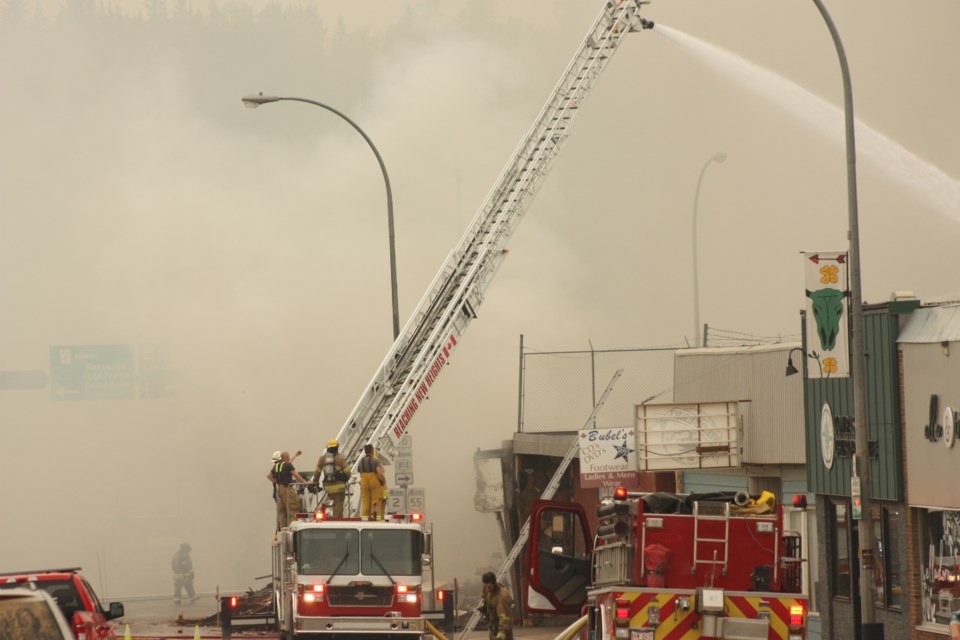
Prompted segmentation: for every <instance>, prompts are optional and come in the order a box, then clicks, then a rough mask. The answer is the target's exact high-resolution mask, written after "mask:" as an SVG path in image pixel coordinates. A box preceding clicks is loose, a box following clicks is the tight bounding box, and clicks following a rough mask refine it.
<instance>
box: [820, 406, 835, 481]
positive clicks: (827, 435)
mask: <svg viewBox="0 0 960 640" xmlns="http://www.w3.org/2000/svg"><path fill="white" fill-rule="evenodd" d="M836 440H837V438H836V435H835V434H834V432H833V412H832V411H830V403H828V402H824V403H823V409H822V410H821V411H820V455H821V456H822V457H823V466H825V467H826V468H827V469H832V468H833V457H834V453H835V452H836Z"/></svg>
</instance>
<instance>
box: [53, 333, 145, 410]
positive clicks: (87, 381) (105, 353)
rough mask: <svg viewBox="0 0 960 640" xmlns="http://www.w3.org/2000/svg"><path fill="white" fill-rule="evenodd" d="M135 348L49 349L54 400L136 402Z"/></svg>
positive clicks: (84, 346)
mask: <svg viewBox="0 0 960 640" xmlns="http://www.w3.org/2000/svg"><path fill="white" fill-rule="evenodd" d="M134 356H135V351H134V347H133V345H129V344H94V345H55V346H52V347H50V397H51V398H52V399H53V400H133V399H134V398H136V395H137V394H136V391H137V388H136V387H137V385H136V360H135V357H134Z"/></svg>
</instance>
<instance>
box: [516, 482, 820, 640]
mask: <svg viewBox="0 0 960 640" xmlns="http://www.w3.org/2000/svg"><path fill="white" fill-rule="evenodd" d="M597 515H598V518H599V524H598V525H597V531H596V537H594V536H593V535H591V533H590V531H589V525H588V520H587V514H586V513H585V511H584V509H583V507H582V506H581V505H578V504H572V503H567V502H556V501H538V502H535V503H534V505H533V508H532V510H531V514H530V523H531V533H530V535H531V538H530V543H529V544H528V545H527V554H526V562H527V565H526V566H527V584H526V585H525V586H526V590H525V593H524V597H525V600H524V602H525V604H526V606H527V609H528V611H532V612H544V613H546V612H549V613H558V614H564V613H566V614H579V615H582V614H583V613H586V614H587V616H588V621H587V626H586V628H585V631H584V637H585V639H586V640H695V639H706V638H725V639H731V640H732V639H734V638H736V639H757V640H802V639H803V638H805V637H806V610H807V599H806V596H804V595H803V594H802V593H801V591H802V581H801V563H802V558H801V557H800V555H801V552H800V549H801V545H800V536H799V534H798V533H796V532H792V531H785V530H784V526H783V509H782V507H781V506H780V505H778V504H777V503H776V499H775V498H774V496H773V495H772V494H770V493H768V492H764V494H762V495H761V496H758V497H757V498H755V499H754V498H750V497H749V496H747V495H746V494H745V493H744V492H738V493H714V494H700V495H696V494H689V495H682V494H666V493H652V494H634V493H629V494H628V493H627V491H626V490H624V489H622V488H621V489H617V490H616V491H615V493H614V498H613V499H607V500H603V501H601V504H600V506H599V507H598V509H597Z"/></svg>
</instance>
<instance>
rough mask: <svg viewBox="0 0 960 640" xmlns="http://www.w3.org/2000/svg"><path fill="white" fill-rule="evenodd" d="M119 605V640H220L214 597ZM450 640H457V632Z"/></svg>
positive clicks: (545, 639)
mask: <svg viewBox="0 0 960 640" xmlns="http://www.w3.org/2000/svg"><path fill="white" fill-rule="evenodd" d="M122 602H123V606H124V609H125V615H124V617H123V618H121V619H119V620H114V621H113V625H114V629H115V631H116V634H117V638H118V640H121V639H123V638H125V637H126V633H127V632H128V631H129V633H130V638H131V640H168V639H176V638H186V639H187V640H193V639H194V638H201V639H202V640H214V639H217V640H219V639H220V638H222V637H223V634H222V632H221V629H220V627H219V626H216V624H213V625H210V624H206V620H208V619H210V618H212V617H213V616H215V615H216V613H217V610H218V602H217V600H216V597H215V595H214V594H201V595H199V596H198V598H197V600H196V601H195V602H193V603H190V602H189V601H184V602H182V603H181V604H175V603H174V602H173V598H170V597H156V598H136V599H132V600H131V599H127V600H123V601H122ZM564 628H565V627H564V626H538V627H517V628H515V629H514V634H513V635H514V638H515V640H553V638H555V637H557V636H558V635H560V633H561V632H562V631H563V629H564ZM232 637H233V638H236V639H238V640H241V639H242V640H253V639H256V638H263V639H268V638H270V639H275V638H277V634H276V633H275V632H273V631H272V630H265V629H263V628H260V629H244V630H241V629H236V630H235V631H234V632H233V635H232ZM487 638H488V636H487V632H486V631H474V632H472V633H471V634H470V635H469V636H468V640H487ZM449 640H459V632H458V633H456V634H454V635H453V636H451V637H450V638H449Z"/></svg>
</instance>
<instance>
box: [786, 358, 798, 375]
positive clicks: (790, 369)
mask: <svg viewBox="0 0 960 640" xmlns="http://www.w3.org/2000/svg"><path fill="white" fill-rule="evenodd" d="M796 373H800V372H799V371H797V368H796V367H795V366H793V359H792V358H790V357H788V358H787V373H786V375H788V376H792V375H794V374H796Z"/></svg>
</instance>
